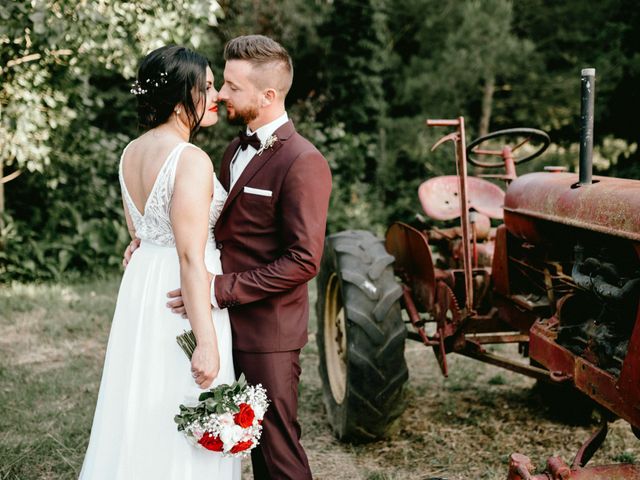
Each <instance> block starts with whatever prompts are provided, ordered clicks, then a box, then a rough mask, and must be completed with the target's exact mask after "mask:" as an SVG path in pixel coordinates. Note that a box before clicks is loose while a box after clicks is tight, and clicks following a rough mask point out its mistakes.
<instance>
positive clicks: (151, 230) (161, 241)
mask: <svg viewBox="0 0 640 480" xmlns="http://www.w3.org/2000/svg"><path fill="white" fill-rule="evenodd" d="M129 145H131V144H129ZM129 145H127V148H128V146H129ZM187 146H191V147H194V148H198V147H196V146H195V145H192V144H190V143H188V142H183V143H180V144H178V145H177V146H176V147H175V148H174V149H173V150H172V151H171V152H170V153H169V156H168V157H167V159H166V160H165V163H164V164H163V165H162V167H161V168H160V171H159V172H158V176H157V177H156V181H155V183H154V184H153V187H152V188H151V193H150V194H149V197H148V198H147V202H146V204H145V206H144V212H143V213H141V212H140V211H139V210H138V208H137V207H136V205H135V204H134V203H133V200H132V198H131V195H129V191H128V190H127V186H126V185H125V183H124V175H123V170H122V161H123V159H124V154H125V153H126V151H127V148H125V149H124V151H123V152H122V156H121V157H120V168H119V177H120V188H121V189H122V194H123V197H124V200H125V203H126V205H127V209H128V210H129V215H130V216H131V221H132V222H133V225H134V227H135V229H136V236H137V237H138V238H139V239H140V240H143V241H147V242H151V243H154V244H156V245H162V246H166V247H174V246H175V245H176V240H175V237H174V235H173V228H172V227H171V216H170V213H171V199H172V197H173V187H174V182H175V179H176V169H177V166H178V160H179V159H180V155H181V154H182V151H183V150H184V149H185V147H187ZM213 192H214V193H213V199H212V200H211V206H210V207H209V238H208V242H209V243H214V242H215V240H214V237H213V227H214V226H215V224H216V221H217V220H218V217H219V216H220V212H221V211H222V207H223V205H224V202H225V201H226V199H227V191H226V190H225V189H224V187H223V186H222V184H221V183H220V182H219V181H218V178H217V177H216V176H215V174H214V176H213Z"/></svg>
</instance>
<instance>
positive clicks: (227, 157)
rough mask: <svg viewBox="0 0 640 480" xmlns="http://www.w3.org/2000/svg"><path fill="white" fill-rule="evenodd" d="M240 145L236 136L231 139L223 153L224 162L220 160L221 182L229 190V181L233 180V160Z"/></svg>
mask: <svg viewBox="0 0 640 480" xmlns="http://www.w3.org/2000/svg"><path fill="white" fill-rule="evenodd" d="M239 145H240V140H239V139H238V138H235V139H233V140H232V141H231V143H230V144H229V146H228V147H227V149H226V150H225V151H224V154H223V155H222V162H220V179H219V180H220V183H221V184H222V186H223V187H224V189H225V190H226V191H227V192H228V191H229V183H230V182H231V167H230V166H231V160H233V156H234V155H235V153H236V150H238V146H239Z"/></svg>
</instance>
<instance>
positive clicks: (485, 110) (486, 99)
mask: <svg viewBox="0 0 640 480" xmlns="http://www.w3.org/2000/svg"><path fill="white" fill-rule="evenodd" d="M495 87H496V77H495V76H494V75H491V76H489V77H488V78H486V79H485V81H484V90H483V92H482V113H481V116H480V128H479V129H478V137H482V136H484V135H486V134H487V133H489V123H490V122H491V108H492V107H493V92H494V91H495Z"/></svg>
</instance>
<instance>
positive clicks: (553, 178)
mask: <svg viewBox="0 0 640 480" xmlns="http://www.w3.org/2000/svg"><path fill="white" fill-rule="evenodd" d="M577 182H578V175H577V174H574V173H550V172H538V173H530V174H528V175H523V176H522V177H519V178H517V179H516V180H514V181H513V182H512V183H511V185H509V188H508V189H507V194H506V196H505V200H504V223H505V225H506V226H507V229H508V230H509V231H510V232H511V233H512V234H514V235H516V236H517V237H520V238H523V239H525V240H528V241H531V242H535V243H537V242H538V241H540V240H542V239H543V238H544V237H545V233H543V232H542V231H541V230H540V228H539V227H540V226H541V223H540V222H538V221H537V220H542V221H543V222H542V223H544V224H547V222H553V223H559V224H563V225H567V226H571V227H577V228H581V229H586V230H591V231H594V232H600V233H605V234H608V235H614V236H618V237H623V238H627V239H630V240H634V241H640V180H630V179H625V178H609V177H593V183H592V184H591V185H582V186H577ZM544 230H546V228H545V229H544Z"/></svg>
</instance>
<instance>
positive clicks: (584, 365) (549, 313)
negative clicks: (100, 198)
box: [318, 71, 640, 480]
mask: <svg viewBox="0 0 640 480" xmlns="http://www.w3.org/2000/svg"><path fill="white" fill-rule="evenodd" d="M583 73H584V72H583ZM587 73H588V74H590V73H591V72H590V71H587ZM589 81H590V82H591V83H589ZM585 85H586V86H587V88H586V89H585ZM589 88H590V91H589ZM585 91H587V93H586V94H585V93H584V92H585ZM585 95H586V99H585ZM589 95H591V98H588V97H589ZM592 97H593V78H591V77H587V80H586V82H585V77H584V76H583V112H582V113H583V128H582V130H583V132H582V133H583V135H582V142H581V158H580V171H579V173H578V174H573V173H567V172H565V171H563V169H559V168H549V169H545V170H548V171H544V172H537V173H530V174H526V175H523V176H521V177H517V175H516V168H515V166H516V165H517V164H518V163H520V162H522V161H523V160H527V159H530V158H533V157H535V156H537V155H539V154H541V153H542V152H543V151H544V149H546V147H547V146H548V144H549V138H548V136H547V135H546V134H545V133H544V132H541V131H539V130H533V129H513V130H508V131H501V132H495V133H493V134H489V135H487V136H486V137H483V138H481V139H478V140H476V141H474V142H471V144H470V145H469V146H468V147H467V146H466V142H465V129H464V119H463V118H462V117H460V118H457V119H454V120H428V121H427V124H428V125H429V126H433V127H447V128H449V129H452V130H454V131H453V132H450V133H448V134H447V135H445V136H444V137H443V138H442V139H441V140H440V141H438V142H437V143H436V145H435V146H434V148H436V147H438V146H439V145H441V144H443V143H445V142H447V141H451V142H453V144H454V146H455V159H456V160H455V161H456V163H455V167H456V168H455V171H456V173H457V174H456V175H450V176H444V177H437V178H432V179H430V180H428V181H426V182H424V183H423V184H422V185H421V186H420V188H419V190H418V196H419V200H420V203H421V205H422V207H423V210H424V213H425V214H426V215H427V216H428V217H429V218H430V219H432V220H435V221H445V222H447V221H448V222H449V225H451V224H452V223H455V226H450V227H449V228H444V227H434V226H432V227H430V228H424V229H421V228H415V227H413V226H410V225H408V224H405V223H394V224H392V225H391V226H390V227H389V228H388V230H387V233H386V237H385V241H384V247H385V248H386V251H387V252H388V253H389V254H390V255H391V256H392V257H390V260H389V259H386V258H385V257H384V255H382V256H379V257H377V260H376V259H371V261H370V263H369V264H367V265H369V266H367V267H366V268H365V269H363V270H361V273H359V274H357V275H356V274H354V273H353V272H352V271H351V270H350V268H351V267H350V265H353V262H351V263H349V258H351V257H349V258H347V259H346V260H345V262H343V263H344V267H341V268H344V270H345V272H342V271H341V270H340V268H338V270H336V271H335V272H334V273H333V276H330V278H331V279H340V278H341V279H342V280H341V283H340V289H335V288H334V289H333V290H331V288H325V286H326V285H334V286H335V285H338V284H337V283H336V282H335V281H334V282H333V283H331V281H329V282H328V283H323V280H322V278H324V277H328V275H323V273H322V269H321V274H320V282H319V291H320V294H319V297H321V298H323V299H324V300H322V301H320V302H319V304H318V314H319V323H320V324H324V325H328V326H329V328H326V329H325V335H324V336H323V338H324V340H323V341H322V342H321V341H320V340H319V347H320V348H319V350H320V356H321V358H323V356H325V355H326V353H325V352H326V351H328V350H327V349H328V348H329V347H327V345H328V344H330V343H332V338H333V337H336V338H335V339H333V340H339V342H340V345H339V347H340V348H339V349H338V350H337V352H338V353H337V354H336V355H334V360H335V359H337V363H338V364H340V365H341V368H340V369H335V368H334V371H338V372H341V373H340V375H341V376H339V379H340V380H341V381H344V382H345V383H346V390H345V389H343V390H341V391H342V396H343V397H344V398H347V399H348V398H349V392H350V390H351V389H354V388H356V387H357V382H358V380H357V378H359V377H360V376H364V377H365V378H366V379H367V382H366V383H368V384H371V383H375V382H379V385H380V387H381V388H380V390H381V393H380V394H379V395H378V396H377V397H374V396H373V395H371V394H370V395H369V397H371V399H372V400H371V401H370V403H373V400H376V399H377V398H378V397H380V396H382V397H384V395H387V392H393V391H394V390H393V389H392V388H391V386H393V385H392V383H393V382H394V381H396V380H394V378H393V377H392V376H389V377H388V379H385V378H382V376H380V378H377V377H376V375H375V371H376V370H375V369H372V370H371V371H372V372H373V374H370V373H368V372H369V371H367V370H366V369H365V370H362V369H360V370H359V368H360V366H361V365H365V364H367V365H368V364H375V362H377V361H380V365H382V364H386V363H393V362H389V361H387V359H385V358H383V357H384V354H385V353H384V351H383V350H382V349H381V350H379V351H376V352H374V353H375V354H372V355H370V356H369V358H368V359H365V360H366V362H365V361H364V360H363V353H362V352H363V350H362V349H361V350H358V351H356V350H357V347H358V344H361V343H362V341H361V338H369V337H370V338H373V339H374V341H372V342H371V344H372V345H374V344H375V343H376V342H378V343H380V344H381V345H390V344H392V340H388V339H385V338H383V334H385V331H384V328H387V327H386V326H385V325H387V324H385V323H384V322H383V321H382V320H381V318H382V317H384V318H387V320H385V321H388V318H389V317H388V314H387V313H386V312H387V311H389V312H392V310H387V306H386V305H387V304H388V303H389V302H388V301H387V300H389V299H390V300H391V301H393V300H394V299H396V298H397V299H399V300H400V305H401V307H402V308H403V309H404V310H405V311H406V313H407V315H408V318H409V320H410V325H409V326H408V329H407V330H408V331H407V332H406V335H407V337H408V338H409V339H411V340H416V341H419V342H422V343H424V344H425V345H426V346H428V347H431V348H432V349H433V351H434V353H435V356H436V358H437V361H438V363H439V365H440V368H441V370H442V373H443V374H444V375H445V376H446V375H447V374H448V369H449V367H448V365H447V355H448V354H450V353H458V354H461V355H465V356H467V357H471V358H474V359H477V360H480V361H483V362H486V363H490V364H493V365H497V366H500V367H504V368H507V369H509V370H512V371H515V372H518V373H521V374H525V375H528V376H531V377H533V378H536V379H539V380H542V381H546V382H550V383H557V384H561V385H563V386H565V387H571V388H573V389H575V390H578V391H580V392H582V393H583V394H584V395H586V396H588V397H589V398H591V399H592V400H593V401H594V402H595V403H597V404H598V405H599V406H600V407H602V409H603V411H605V412H606V413H605V416H604V418H605V419H606V420H610V419H613V418H622V419H624V420H626V421H627V422H629V423H630V424H631V426H632V428H633V429H634V432H635V433H636V435H638V434H639V432H640V181H639V180H629V179H621V178H609V177H592V176H591V164H590V161H591V158H590V157H591V148H592V144H591V143H590V142H592V139H593V124H592V119H593V111H592V108H593V98H592ZM589 102H591V104H590V105H589ZM585 106H586V107H585ZM589 108H591V110H589ZM516 133H517V134H518V135H519V136H524V138H525V139H524V140H523V141H522V142H520V143H516V144H514V145H511V146H503V147H502V148H493V149H486V148H484V149H483V148H481V146H482V144H483V143H485V141H486V140H487V139H490V138H494V137H498V138H499V137H500V136H502V135H506V136H510V135H513V134H516ZM533 137H537V138H538V139H539V140H540V142H541V143H542V147H540V148H539V150H538V151H537V152H535V153H533V154H528V156H525V157H521V158H517V157H518V155H519V154H520V153H521V152H522V151H523V150H525V148H524V147H523V145H525V144H526V143H527V142H528V141H529V139H531V138H533ZM521 148H522V150H520V149H521ZM525 155H526V154H525ZM467 156H469V158H467ZM490 156H495V157H498V158H499V162H498V163H492V162H488V161H485V160H484V159H483V160H480V159H479V157H483V158H486V157H490ZM467 160H469V161H470V162H471V163H473V164H474V165H476V166H479V167H498V166H502V167H503V171H502V173H500V174H498V175H486V176H487V177H493V178H498V179H500V180H504V181H505V183H506V189H505V190H503V189H501V188H500V187H498V186H497V185H495V184H494V183H491V182H489V181H488V180H486V179H484V178H480V177H482V176H479V177H472V176H469V175H468V173H467ZM492 225H493V226H492ZM351 234H352V235H355V234H358V232H351ZM357 236H358V235H356V237H357ZM334 237H335V238H334V239H331V238H329V239H328V242H327V250H325V254H326V255H327V252H329V254H332V255H337V256H340V255H341V253H340V252H347V253H349V254H351V255H355V256H357V255H360V258H365V259H366V257H367V255H366V252H364V253H363V252H362V250H366V245H363V241H362V239H361V240H359V241H360V244H358V246H354V244H352V243H349V242H348V240H349V238H350V237H349V232H347V233H345V234H343V233H340V234H337V235H334ZM360 237H362V235H360ZM331 242H333V243H331ZM331 245H333V247H332V246H331ZM332 248H333V250H332ZM345 255H346V253H345ZM363 255H364V256H363ZM354 258H355V257H354ZM338 260H339V259H338ZM338 263H339V262H338ZM385 265H389V268H392V269H393V273H394V274H395V276H396V277H397V278H399V279H400V280H401V285H400V288H399V289H397V290H394V289H393V288H386V290H385V293H384V294H380V295H378V294H377V293H376V289H375V288H373V289H370V291H367V289H365V288H364V287H363V286H366V285H367V283H370V284H372V285H373V284H375V285H377V283H376V279H377V278H378V277H377V276H379V275H381V274H380V272H381V271H382V270H381V267H384V266H385ZM367 269H368V270H367ZM329 273H331V272H329ZM354 286H356V287H359V288H360V290H357V289H356V288H354ZM323 290H324V291H326V292H328V293H327V294H326V295H323V294H322V292H323ZM338 290H340V291H341V293H340V294H339V295H337V297H339V300H335V301H333V302H332V301H330V299H331V298H332V297H331V295H330V291H335V292H338ZM352 291H357V292H360V291H361V292H365V293H367V294H368V295H369V296H370V298H371V299H373V300H372V301H373V303H371V306H372V312H373V314H374V315H370V317H371V318H372V319H373V320H372V321H371V322H370V323H367V322H366V321H365V320H366V318H365V316H364V315H363V312H364V311H365V307H366V304H365V303H363V302H360V303H357V302H356V303H353V302H352V300H351V298H353V297H352V296H350V295H351V293H350V292H352ZM376 295H378V296H376ZM337 297H336V298H337ZM376 299H377V300H376ZM375 302H378V303H377V304H376V303H375ZM385 302H386V303H385ZM327 305H328V306H329V307H331V308H329V307H328V306H327ZM381 305H382V307H381ZM383 307H384V310H382V308H383ZM376 311H377V312H380V311H384V312H385V313H384V315H382V316H380V315H375V314H376ZM327 312H329V314H328V313H327ZM332 312H340V314H337V313H332ZM323 319H324V320H323ZM376 322H380V323H378V324H376ZM388 325H389V327H388V329H389V331H390V332H395V327H393V326H392V323H391V322H388ZM378 326H380V329H379V330H380V331H375V329H376V328H378ZM383 327H384V328H383ZM326 332H330V335H327V333H326ZM335 332H339V335H337V336H336V335H335ZM320 333H321V332H319V336H320ZM332 335H333V337H332ZM375 335H379V336H380V339H379V340H376V339H375ZM394 341H395V340H394ZM333 343H335V342H333ZM505 343H517V344H518V345H519V351H520V352H521V353H522V354H523V356H524V357H526V356H528V357H530V360H521V361H518V360H513V359H512V358H510V357H506V356H500V355H497V354H495V353H493V352H490V351H488V349H486V346H487V345H489V344H505ZM352 350H353V351H352ZM335 363H336V362H334V364H335ZM396 365H398V366H399V367H397V368H396V370H400V369H401V368H402V364H401V363H396ZM405 368H406V367H405ZM330 370H331V368H330V369H329V372H328V374H327V372H326V371H324V372H323V368H322V365H321V374H323V380H325V381H326V382H329V383H331V382H334V383H335V378H338V377H336V375H335V374H333V376H332V374H331V371H330ZM363 372H364V373H363ZM398 378H399V379H400V380H401V379H402V378H401V377H398ZM350 379H353V380H350ZM352 382H353V385H355V386H354V387H353V388H352ZM385 382H386V383H385ZM338 383H341V382H338ZM332 385H333V383H332ZM387 385H391V386H389V387H387ZM345 392H346V393H345ZM372 393H373V392H372ZM389 395H391V394H389ZM359 396H362V395H359ZM343 397H340V398H338V397H336V396H335V395H334V396H333V398H332V397H331V396H330V395H329V396H328V398H329V401H327V396H325V403H326V404H327V405H328V411H329V413H330V417H331V416H332V415H333V414H334V413H333V412H336V411H337V412H339V415H341V416H342V419H343V420H342V423H340V425H342V427H340V428H343V431H345V432H348V431H352V432H356V433H357V432H359V431H360V430H359V429H361V427H362V426H363V424H366V423H367V421H368V418H369V417H371V416H374V415H373V414H374V413H376V412H377V411H380V410H383V409H384V408H385V407H384V405H385V404H384V403H379V404H375V405H374V406H375V408H372V409H371V410H370V411H369V412H368V415H369V417H366V418H365V419H364V420H363V419H359V420H356V421H354V422H351V423H350V421H349V415H351V416H352V417H353V416H355V415H357V412H358V410H359V409H362V408H364V407H362V406H361V404H359V403H357V402H354V403H352V404H349V405H346V403H347V402H346V400H344V399H343ZM383 400H384V398H383ZM340 402H343V403H340ZM381 402H382V401H381ZM329 404H331V408H333V410H331V408H329ZM363 405H364V404H363ZM365 407H366V405H365ZM336 408H337V410H336ZM350 412H351V413H350ZM393 418H394V416H393V415H388V416H387V417H382V416H381V419H382V420H381V421H389V420H391V419H393ZM358 422H360V423H358ZM332 423H333V421H332ZM334 428H335V424H334ZM336 431H337V432H338V433H337V434H338V436H339V437H341V436H342V435H341V433H340V429H339V428H338V429H336ZM606 432H607V426H606V421H605V423H604V424H603V425H602V426H601V428H600V430H599V431H598V432H597V433H596V434H595V435H594V436H593V437H592V438H590V439H589V440H587V441H586V442H585V444H584V445H583V448H582V449H581V450H580V452H578V454H577V455H576V459H575V460H574V462H573V464H572V465H571V467H568V466H566V465H565V464H564V463H563V462H562V460H560V459H557V458H553V457H552V458H551V459H550V460H549V465H548V466H547V471H546V472H545V473H544V474H542V475H540V476H535V477H534V476H532V474H531V473H530V472H529V470H530V469H531V468H530V467H531V466H530V465H529V464H530V462H529V461H528V459H527V457H525V456H524V455H519V454H514V455H513V456H512V458H511V465H510V471H509V477H508V478H509V480H518V479H527V478H535V479H543V478H548V479H555V478H562V479H565V480H566V479H569V478H575V479H577V478H584V479H586V478H589V479H600V478H601V479H604V478H626V479H631V478H640V468H637V467H635V466H630V465H617V466H606V467H602V466H601V467H595V468H591V469H585V468H584V465H585V464H586V463H587V462H588V460H589V459H590V458H591V456H592V455H593V453H594V451H595V450H596V449H597V448H598V447H599V446H600V444H601V443H602V441H603V440H604V437H605V436H606ZM345 438H350V437H349V435H347V434H345ZM356 438H357V436H356ZM365 439H366V438H365Z"/></svg>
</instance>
